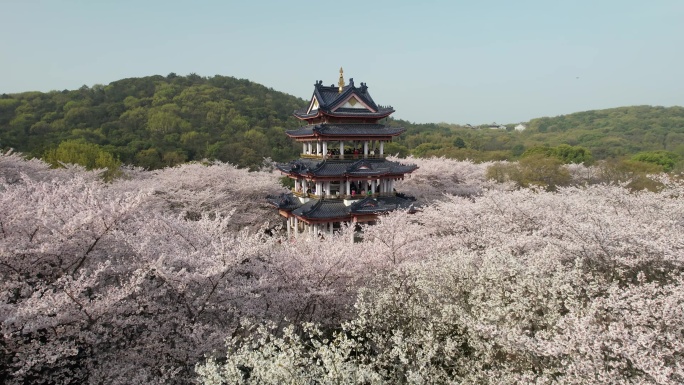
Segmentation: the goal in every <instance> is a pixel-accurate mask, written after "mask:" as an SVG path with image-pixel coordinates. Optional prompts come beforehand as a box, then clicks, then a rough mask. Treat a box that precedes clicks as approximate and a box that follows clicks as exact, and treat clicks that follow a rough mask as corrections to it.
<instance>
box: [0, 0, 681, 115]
mask: <svg viewBox="0 0 684 385" xmlns="http://www.w3.org/2000/svg"><path fill="white" fill-rule="evenodd" d="M0 36H2V38H0V93H14V92H22V91H35V90H38V91H49V90H55V89H56V90H62V89H76V88H78V87H80V86H82V85H84V84H85V85H88V86H92V85H94V84H108V83H110V82H112V81H115V80H119V79H122V78H128V77H141V76H148V75H156V74H159V75H167V74H168V73H170V72H175V73H177V74H179V75H187V74H190V73H193V72H194V73H197V74H199V75H202V76H213V75H225V76H235V77H238V78H246V79H249V80H252V81H255V82H258V83H261V84H264V85H266V86H267V87H272V88H274V89H276V90H278V91H282V92H286V93H289V94H292V95H295V96H299V97H302V98H304V99H309V98H310V97H311V94H312V91H313V84H314V82H315V81H316V80H323V83H324V84H326V85H327V84H332V83H336V82H337V78H338V76H339V75H338V71H339V68H340V67H344V71H345V78H347V79H348V78H349V77H353V78H354V81H355V83H356V84H359V83H360V82H366V83H367V84H368V87H369V91H370V93H371V95H372V96H373V98H374V99H375V101H376V102H377V103H379V104H383V105H392V106H393V107H394V108H395V109H396V110H397V112H395V113H394V116H395V117H397V118H400V119H407V120H410V121H413V122H420V123H427V122H449V123H461V124H466V123H470V124H482V123H492V122H497V123H516V122H521V121H527V120H529V119H532V118H536V117H541V116H555V115H560V114H567V113H572V112H577V111H585V110H592V109H603V108H609V107H619V106H627V105H639V104H649V105H662V106H672V105H680V106H681V105H684V90H683V88H684V0H651V1H644V0H638V1H637V0H593V1H590V0H565V1H560V0H558V1H556V0H510V1H503V0H499V1H496V0H490V1H487V0H482V1H476V0H468V1H460V0H452V1H437V0H421V1H417V0H416V1H402V0H394V1H389V0H388V1H385V0H381V1H373V0H341V1H325V0H316V1H300V0H289V1H288V0H280V1H275V0H273V1H267V0H263V1H259V0H240V1H232V0H216V1H204V0H195V1H176V0H164V1H157V0H52V1H48V0H0Z"/></svg>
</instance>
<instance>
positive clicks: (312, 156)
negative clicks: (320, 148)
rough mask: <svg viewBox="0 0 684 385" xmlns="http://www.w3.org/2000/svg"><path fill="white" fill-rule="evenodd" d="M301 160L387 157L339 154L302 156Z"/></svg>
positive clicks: (381, 156) (381, 157) (380, 157)
mask: <svg viewBox="0 0 684 385" xmlns="http://www.w3.org/2000/svg"><path fill="white" fill-rule="evenodd" d="M299 156H300V157H301V158H304V159H346V160H349V159H352V160H353V159H384V158H385V157H387V155H385V154H375V155H371V154H368V155H365V156H364V155H363V154H344V155H342V154H337V155H323V154H300V155H299Z"/></svg>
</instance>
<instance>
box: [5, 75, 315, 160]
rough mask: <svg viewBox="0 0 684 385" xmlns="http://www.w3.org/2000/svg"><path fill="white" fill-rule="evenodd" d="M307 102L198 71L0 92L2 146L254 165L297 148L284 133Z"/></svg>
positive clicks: (46, 153)
mask: <svg viewBox="0 0 684 385" xmlns="http://www.w3.org/2000/svg"><path fill="white" fill-rule="evenodd" d="M302 104H305V102H304V101H303V100H302V99H298V98H296V97H294V96H290V95H287V94H284V93H281V92H277V91H274V90H272V89H269V88H266V87H264V86H262V85H259V84H256V83H253V82H250V81H248V80H244V79H236V78H232V77H226V76H218V75H217V76H214V77H209V78H205V77H201V76H198V75H194V74H191V75H188V76H176V75H175V74H169V75H168V76H166V77H163V76H148V77H143V78H131V79H122V80H118V81H115V82H112V83H110V84H109V85H106V86H104V85H94V86H92V87H87V86H83V87H81V88H80V89H78V90H73V91H67V90H64V91H51V92H48V93H43V92H26V93H21V94H13V95H2V96H1V97H0V147H2V148H8V147H12V148H14V149H15V150H17V151H21V152H23V153H25V154H28V155H31V156H36V157H47V158H50V156H51V155H50V154H52V156H53V157H54V156H55V155H56V156H57V158H60V157H61V158H64V157H65V156H66V157H67V159H66V160H67V161H70V160H72V159H71V158H69V156H68V154H65V153H68V152H74V151H76V152H84V151H86V150H95V151H100V152H101V154H104V155H111V156H112V157H113V159H114V160H115V161H116V160H118V161H119V162H122V163H124V164H135V165H138V166H142V167H145V168H150V169H156V168H161V167H164V166H171V165H175V164H179V163H183V162H185V161H190V160H200V159H203V158H209V159H217V160H221V161H225V162H230V163H233V164H239V165H242V166H254V165H258V164H260V163H261V161H262V159H263V158H264V157H271V158H273V159H276V160H286V159H289V158H292V157H293V156H294V155H295V154H296V153H297V150H296V148H297V147H296V146H294V144H293V143H292V142H291V141H290V140H289V139H288V138H287V136H286V135H284V133H283V132H284V130H285V129H286V128H293V127H297V126H298V124H299V123H298V122H297V121H296V119H294V118H293V117H291V114H292V111H293V110H295V109H296V108H300V107H301V106H302ZM83 143H87V144H89V145H90V146H84V145H83ZM60 144H61V145H62V149H59V146H60ZM94 146H95V147H94ZM57 150H60V152H59V153H58V154H56V153H55V151H57ZM48 160H50V159H48ZM79 163H82V162H79ZM84 165H85V164H84ZM109 165H110V164H107V162H106V161H105V162H103V164H98V165H97V166H109ZM93 166H94V165H93Z"/></svg>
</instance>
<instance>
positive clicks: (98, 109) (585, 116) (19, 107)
mask: <svg viewBox="0 0 684 385" xmlns="http://www.w3.org/2000/svg"><path fill="white" fill-rule="evenodd" d="M306 104H307V101H305V100H304V99H301V98H298V97H295V96H292V95H288V94H286V93H283V92H279V91H275V90H273V89H272V88H268V87H266V86H263V85H260V84H257V83H254V82H251V81H249V80H246V79H236V78H234V77H229V76H220V75H217V76H213V77H202V76H199V75H196V74H190V75H187V76H177V75H176V74H173V73H171V74H169V75H167V76H160V75H155V76H147V77H141V78H129V79H121V80H117V81H114V82H112V83H110V84H108V85H94V86H92V87H88V86H83V87H81V88H79V89H78V90H64V91H51V92H46V93H44V92H24V93H18V94H9V95H8V94H3V95H0V148H5V149H6V148H10V147H11V148H14V149H15V150H17V151H20V152H23V153H25V154H28V155H30V156H36V157H44V156H45V155H46V153H47V152H48V151H51V150H54V149H56V148H58V147H59V146H60V144H64V143H69V144H70V145H71V147H69V148H74V147H73V144H74V142H78V143H88V144H89V145H95V146H98V148H99V149H100V150H101V151H103V152H106V153H108V154H111V155H112V156H113V157H115V158H116V159H118V160H119V161H120V162H122V163H126V164H134V165H138V166H143V167H146V168H150V169H155V168H161V167H165V166H172V165H175V164H178V163H182V162H185V161H192V160H201V159H205V158H206V159H218V160H221V161H225V162H231V163H234V164H237V165H239V166H244V167H257V166H258V165H260V164H261V162H262V159H263V158H265V157H270V158H272V159H274V160H277V161H286V160H288V159H292V158H294V157H296V156H297V154H298V153H299V152H300V148H299V146H297V145H295V143H293V142H292V141H291V140H289V139H288V137H287V136H286V135H285V134H284V131H285V130H286V129H291V128H295V127H298V126H300V125H301V124H302V123H301V122H299V121H298V120H297V119H295V118H293V117H292V112H293V111H294V110H296V109H299V108H302V107H303V106H305V105H306ZM389 120H390V121H389V124H391V125H394V126H402V127H405V128H407V132H406V133H405V134H403V135H402V136H400V137H399V138H398V139H397V140H396V141H395V142H393V143H391V144H389V145H388V146H387V151H388V152H389V153H396V154H399V155H415V156H423V157H424V156H446V157H451V158H456V159H471V160H475V161H483V160H501V159H508V160H514V159H517V157H519V156H520V155H521V154H522V153H523V152H524V151H525V150H526V149H529V148H532V147H536V146H558V145H560V144H568V145H571V146H580V147H584V148H586V149H588V150H590V151H591V153H592V154H593V156H594V158H596V159H604V158H611V157H621V156H630V155H633V154H635V153H638V152H640V151H655V150H666V151H671V152H674V153H677V154H679V155H680V156H684V107H653V106H631V107H619V108H611V109H605V110H594V111H584V112H576V113H571V114H567V115H561V116H556V117H541V118H536V119H532V120H530V121H529V122H528V123H527V125H526V126H527V128H526V129H525V130H524V131H520V132H517V131H515V130H513V128H514V126H515V124H507V125H505V126H506V128H507V129H505V130H501V129H489V128H483V129H473V128H472V127H469V126H466V125H459V124H446V123H428V124H414V123H411V122H407V121H403V120H399V119H392V118H390V119H389Z"/></svg>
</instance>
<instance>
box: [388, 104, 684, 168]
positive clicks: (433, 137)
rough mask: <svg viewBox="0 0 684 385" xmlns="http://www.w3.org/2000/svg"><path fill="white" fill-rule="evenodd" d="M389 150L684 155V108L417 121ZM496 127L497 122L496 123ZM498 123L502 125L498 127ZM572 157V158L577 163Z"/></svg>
mask: <svg viewBox="0 0 684 385" xmlns="http://www.w3.org/2000/svg"><path fill="white" fill-rule="evenodd" d="M397 124H399V125H402V126H405V127H407V128H408V129H409V130H408V132H407V133H406V134H404V135H402V136H401V137H400V138H399V139H398V140H397V142H396V143H394V144H393V145H392V146H391V147H390V148H389V150H390V151H394V153H399V154H400V155H402V156H405V155H409V154H412V155H415V156H418V157H429V156H446V157H449V158H454V159H461V160H463V159H471V160H477V161H490V160H513V159H517V158H518V157H520V156H521V155H522V154H523V153H524V152H525V151H527V150H530V149H532V148H539V147H547V148H548V147H557V146H560V145H568V146H574V147H576V150H580V149H585V152H586V154H585V156H586V155H590V156H591V157H592V158H593V159H597V160H601V159H608V158H621V157H629V156H632V155H635V154H636V153H638V152H642V151H668V152H670V153H674V154H676V155H678V156H679V157H684V107H652V106H632V107H620V108H612V109H606V110H596V111H585V112H577V113H573V114H568V115H561V116H556V117H544V118H538V119H532V120H531V121H530V122H528V123H525V125H526V128H525V129H524V130H523V131H516V130H515V129H514V127H515V125H514V124H508V125H506V126H505V127H506V129H499V128H489V126H490V125H483V126H478V127H471V126H462V125H455V124H446V123H439V124H411V123H409V122H405V121H397ZM492 126H494V125H492ZM495 127H498V125H497V126H495ZM572 162H574V160H572V159H569V160H568V161H567V162H566V163H572Z"/></svg>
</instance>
